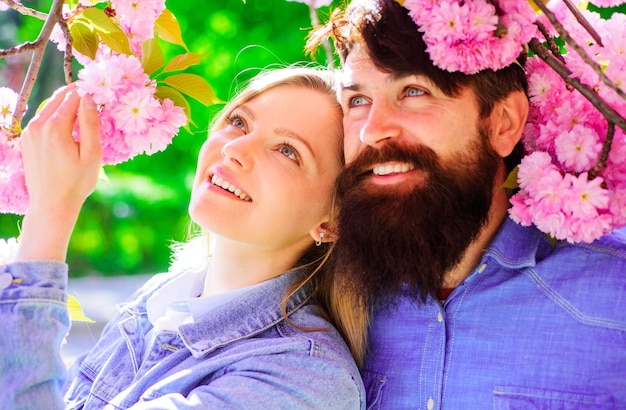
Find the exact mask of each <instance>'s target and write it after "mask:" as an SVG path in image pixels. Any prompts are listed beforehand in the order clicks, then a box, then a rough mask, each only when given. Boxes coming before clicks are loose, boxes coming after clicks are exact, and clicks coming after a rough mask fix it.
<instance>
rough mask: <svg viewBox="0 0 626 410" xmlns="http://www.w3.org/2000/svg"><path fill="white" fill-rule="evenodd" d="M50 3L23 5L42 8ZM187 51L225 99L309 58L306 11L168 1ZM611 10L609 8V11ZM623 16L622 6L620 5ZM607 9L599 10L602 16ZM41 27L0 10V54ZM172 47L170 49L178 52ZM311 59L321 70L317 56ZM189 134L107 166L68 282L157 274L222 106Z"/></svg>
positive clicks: (8, 79)
mask: <svg viewBox="0 0 626 410" xmlns="http://www.w3.org/2000/svg"><path fill="white" fill-rule="evenodd" d="M345 1H347V0H335V1H334V2H333V6H331V7H323V8H321V9H320V10H318V13H319V15H320V20H321V21H325V20H326V17H327V15H328V14H329V13H330V10H331V9H332V8H333V7H335V6H338V5H340V4H343V3H344V2H345ZM50 3H51V1H50V0H36V1H28V0H25V1H24V2H23V4H24V5H25V6H28V7H32V8H34V9H37V10H41V11H47V10H48V9H49V5H50ZM167 7H168V8H169V9H170V10H171V11H172V12H173V13H174V14H175V15H176V17H177V18H178V21H179V23H180V25H181V28H182V32H183V37H184V39H185V41H186V43H187V45H188V46H189V48H190V50H191V51H193V52H195V53H198V54H202V53H207V54H208V55H207V57H205V58H204V60H203V63H202V64H201V66H198V67H194V68H192V69H191V70H190V72H194V73H196V74H199V75H201V76H203V77H204V78H205V79H206V80H207V81H208V82H209V84H210V85H211V87H212V88H213V90H214V92H215V94H216V95H217V97H218V98H220V99H222V100H228V99H229V98H230V97H231V96H232V95H233V93H234V92H235V91H236V90H237V88H238V87H239V86H240V84H241V83H242V82H244V81H245V80H247V79H249V78H250V77H251V76H253V75H254V74H256V73H258V71H259V70H260V69H263V68H267V67H271V66H282V65H286V64H289V63H293V62H298V61H310V58H307V57H306V56H305V55H304V53H303V46H304V42H305V37H306V35H307V33H308V30H309V28H310V27H311V17H310V13H309V8H308V6H306V5H304V4H302V3H297V2H288V1H286V0H246V1H245V2H244V1H243V0H201V1H199V0H185V1H175V0H168V2H167ZM613 10H616V9H615V8H614V9H613ZM619 10H620V11H622V12H624V10H626V6H621V7H620V8H619ZM610 13H611V11H610V10H604V11H603V14H604V15H605V16H608V15H609V14H610ZM41 25H42V22H41V21H40V20H37V19H35V18H31V17H23V16H20V15H19V14H18V13H16V12H14V11H12V10H9V11H0V48H3V49H4V48H8V47H11V46H14V45H16V44H19V43H22V42H23V41H26V40H31V41H32V40H34V39H35V38H36V37H37V34H38V33H39V30H40V28H41ZM179 51H180V50H176V49H174V48H172V49H171V50H170V52H179ZM25 57H27V56H22V57H21V58H20V57H18V58H10V59H0V86H10V87H12V88H13V89H14V90H16V91H18V90H19V89H20V88H21V83H22V81H23V78H24V73H25V70H26V68H27V65H28V60H27V59H26V58H25ZM61 58H62V55H61V54H60V53H59V52H57V51H56V48H55V47H54V46H51V47H49V49H48V52H47V53H46V56H45V61H44V64H43V66H42V67H43V68H42V69H41V72H40V76H39V78H38V80H37V84H36V88H35V90H34V92H33V94H32V96H31V100H30V110H29V113H28V115H27V118H28V117H29V116H32V111H33V110H34V109H35V108H36V107H37V106H38V105H39V103H40V102H41V101H42V100H43V99H44V98H46V97H47V96H49V95H50V94H51V93H52V91H53V90H54V89H56V88H57V87H59V86H60V85H62V84H63V76H62V68H61V67H62V61H61ZM316 60H317V61H318V62H320V63H323V64H325V63H326V61H325V57H324V56H323V54H322V53H319V55H318V56H316ZM190 102H191V103H192V116H193V120H194V122H195V123H196V125H197V126H196V127H193V128H192V129H191V132H187V131H185V130H184V129H181V131H180V132H179V134H178V136H176V137H175V138H174V141H173V143H172V145H170V147H169V148H168V149H167V150H166V151H164V152H160V153H157V154H154V155H153V156H150V157H148V156H139V157H136V158H135V159H133V160H131V161H128V162H126V163H123V164H120V165H116V166H107V167H106V168H105V171H106V173H107V175H108V178H109V182H108V183H106V182H104V181H101V182H100V183H99V186H98V188H97V189H96V191H95V192H94V194H93V195H92V196H91V197H90V198H89V199H88V200H87V202H86V204H85V206H84V208H83V212H82V214H81V217H80V219H79V221H78V224H77V226H76V229H75V231H74V235H73V237H72V240H71V242H70V249H69V252H68V263H69V264H70V266H71V269H70V272H71V273H70V274H71V276H73V277H79V276H87V275H119V274H136V273H155V272H161V271H164V270H166V269H167V266H168V263H169V257H170V252H169V246H170V244H171V243H172V242H173V241H183V240H185V238H186V237H187V235H188V231H189V227H190V220H189V218H188V216H187V204H188V198H189V193H190V187H191V182H192V179H193V174H194V171H195V160H196V155H197V152H198V150H199V148H200V145H201V144H202V143H203V141H204V139H205V138H206V136H207V132H206V128H207V124H208V123H209V121H210V119H211V116H212V115H213V114H214V113H215V112H216V111H217V110H218V109H219V108H220V107H219V106H213V107H208V108H207V107H204V106H202V105H200V104H199V103H196V102H195V101H194V100H190ZM21 219H22V218H21V216H16V215H2V214H0V238H10V237H16V236H18V235H19V224H20V221H21Z"/></svg>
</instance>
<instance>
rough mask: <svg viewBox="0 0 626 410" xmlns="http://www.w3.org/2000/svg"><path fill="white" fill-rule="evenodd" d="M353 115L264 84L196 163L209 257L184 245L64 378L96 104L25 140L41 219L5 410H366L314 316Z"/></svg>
mask: <svg viewBox="0 0 626 410" xmlns="http://www.w3.org/2000/svg"><path fill="white" fill-rule="evenodd" d="M341 116H342V113H341V108H340V106H339V104H338V102H337V100H336V98H335V91H334V89H333V84H332V75H331V74H330V73H327V72H323V71H317V70H315V69H312V68H289V69H282V70H276V71H271V72H268V73H266V74H264V75H261V76H259V77H258V78H256V79H255V80H253V81H252V82H251V83H250V85H249V86H248V87H247V88H246V89H244V90H243V91H242V92H241V93H240V94H239V95H238V96H237V97H235V98H234V99H233V100H232V101H231V102H230V103H229V104H228V105H227V106H226V107H225V108H224V110H223V113H222V114H221V115H220V116H219V117H218V118H217V119H216V121H215V122H214V126H213V127H212V130H211V132H210V136H209V138H208V139H207V141H206V142H205V144H204V145H203V147H202V149H201V150H200V153H199V156H198V165H197V171H196V177H195V181H194V184H193V188H192V193H191V200H190V205H189V214H190V216H191V218H192V220H193V221H194V222H195V223H197V224H198V225H199V226H200V227H201V228H202V229H203V231H204V232H206V233H207V235H204V236H210V241H208V243H210V246H208V245H207V247H206V248H205V247H202V246H200V247H194V245H197V244H198V243H201V241H192V242H190V243H188V244H185V245H183V246H182V249H181V250H180V251H179V253H178V258H177V263H176V264H175V266H176V268H175V269H172V270H171V272H169V273H166V274H162V275H156V276H155V277H154V278H153V279H152V280H150V281H149V282H148V283H147V284H146V285H145V286H143V287H142V288H141V289H139V290H138V291H137V292H136V293H135V294H134V295H133V296H132V297H131V298H130V299H129V301H128V302H127V303H125V304H124V305H122V306H121V310H120V312H119V314H118V315H117V317H116V318H114V319H113V321H112V322H111V323H109V324H108V325H107V327H106V328H105V330H104V331H103V334H102V336H101V339H100V341H99V342H98V343H97V344H96V345H95V346H94V348H93V349H92V350H91V351H90V352H89V353H87V354H86V355H85V356H82V357H80V358H79V359H78V360H76V362H75V363H74V364H73V365H72V366H71V368H70V369H69V372H68V374H67V375H66V373H65V368H64V365H63V363H62V361H61V359H60V357H59V354H58V352H59V345H60V343H61V340H62V338H63V337H64V335H65V333H66V332H67V329H68V316H67V310H66V307H65V301H66V293H65V284H66V281H67V270H68V267H67V265H66V264H65V263H64V261H65V256H66V251H67V244H68V241H69V238H70V235H71V232H72V229H73V227H74V224H75V221H76V219H77V217H78V214H79V211H80V208H81V206H82V204H83V202H84V200H85V198H86V197H87V196H88V195H89V193H91V192H92V190H93V189H94V187H95V184H96V180H97V175H98V168H99V164H100V155H101V149H100V141H99V131H98V125H97V124H98V121H97V112H96V108H95V106H94V104H93V102H92V101H91V100H90V99H89V98H88V97H85V98H83V99H81V98H80V97H78V95H77V94H76V92H75V90H74V87H72V86H68V87H66V88H64V89H63V90H61V91H59V92H58V93H57V94H56V95H55V96H54V97H53V98H52V99H51V101H50V102H49V103H48V104H47V105H46V106H45V108H43V110H42V111H41V112H40V113H39V115H38V116H37V117H36V118H35V119H33V120H32V121H31V123H30V124H29V126H28V127H27V128H26V129H25V130H24V134H23V142H22V148H23V155H24V164H25V169H26V176H27V186H28V189H29V193H30V196H31V205H30V210H29V212H28V214H27V215H26V216H25V218H24V222H23V227H22V235H21V240H20V247H19V250H18V257H17V262H15V263H13V264H10V265H8V266H5V267H0V270H1V271H3V272H5V274H6V273H8V274H10V275H11V276H12V278H13V280H12V282H11V283H10V285H9V286H8V287H6V288H5V289H2V302H3V303H2V306H0V309H1V310H0V320H1V321H2V324H1V325H0V326H2V327H3V328H4V329H3V332H2V333H3V335H4V336H3V338H2V339H3V340H2V341H0V347H2V353H1V354H0V355H2V356H0V365H1V367H0V380H2V386H3V393H2V395H1V397H0V402H2V406H0V407H2V408H7V407H10V408H20V407H30V408H46V409H50V408H63V407H66V408H102V407H106V408H158V409H166V408H172V409H187V408H202V409H207V408H219V409H224V408H246V409H252V408H262V409H276V408H290V409H294V408H298V409H303V408H318V409H319V408H332V409H340V408H357V409H358V408H364V390H363V386H362V382H361V380H360V377H359V373H358V370H357V368H356V366H355V364H354V362H353V359H352V357H351V355H350V351H349V350H348V348H347V347H346V345H345V344H344V342H343V340H342V339H341V337H340V336H339V334H338V333H337V331H336V330H335V329H334V328H333V326H332V325H331V324H330V323H329V322H328V321H326V320H325V319H324V315H323V314H322V313H321V312H320V310H319V308H318V307H317V306H315V305H314V304H313V303H312V302H311V297H312V296H311V295H312V294H313V293H314V292H323V289H320V287H319V284H320V283H321V282H322V281H321V280H320V278H318V277H317V275H320V274H321V269H322V264H323V262H324V261H325V254H326V253H327V252H328V248H329V244H330V242H331V241H332V240H333V238H334V233H333V195H334V182H335V179H336V177H337V175H338V173H339V172H340V170H341V168H342V166H343V155H342V122H341V121H342V119H341ZM75 121H77V122H78V124H79V128H80V143H76V142H74V140H73V139H72V136H71V134H72V129H73V126H74V123H75ZM198 249H199V250H198ZM205 255H208V256H206V257H205ZM181 266H182V268H181ZM7 352H10V354H11V357H10V358H7V357H4V355H5V354H7Z"/></svg>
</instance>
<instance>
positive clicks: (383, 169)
mask: <svg viewBox="0 0 626 410" xmlns="http://www.w3.org/2000/svg"><path fill="white" fill-rule="evenodd" d="M412 169H413V164H407V163H404V164H393V165H391V164H388V165H378V166H376V167H374V169H372V172H373V173H374V174H376V175H389V174H399V173H402V172H407V171H410V170H412Z"/></svg>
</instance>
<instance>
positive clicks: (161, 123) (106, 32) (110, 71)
mask: <svg viewBox="0 0 626 410" xmlns="http://www.w3.org/2000/svg"><path fill="white" fill-rule="evenodd" d="M0 1H3V2H5V3H6V2H7V1H8V3H7V4H9V6H10V7H12V8H13V9H15V10H18V11H20V12H24V13H25V14H28V15H33V16H36V17H37V18H41V17H44V14H42V13H38V12H35V11H33V10H30V9H27V8H25V7H23V6H22V5H21V4H19V3H16V2H14V1H13V0H0ZM159 40H161V41H164V42H167V43H171V44H173V45H175V46H177V47H179V49H181V50H182V52H181V53H180V54H178V55H175V56H174V57H173V58H172V60H171V61H164V58H163V52H162V50H161V46H160V44H159ZM48 41H52V42H54V43H57V48H58V49H59V51H61V52H64V54H65V58H64V61H63V70H64V73H65V80H66V82H68V83H69V82H71V81H74V79H73V76H72V70H71V65H72V62H73V58H75V59H76V60H77V61H78V63H80V64H81V65H83V68H82V69H80V70H79V71H78V73H77V77H78V79H77V80H76V83H77V87H76V89H77V92H78V93H79V95H81V96H84V95H87V94H89V95H91V96H92V97H93V100H94V101H95V102H96V104H98V105H99V116H100V130H101V140H102V152H103V165H110V164H117V163H120V162H123V161H127V160H128V159H130V158H132V157H134V156H136V155H140V154H146V155H151V154H153V153H155V152H157V151H162V150H164V149H165V148H166V147H167V146H168V145H169V144H170V143H171V142H172V138H173V137H174V136H175V135H176V134H177V133H178V131H179V129H180V127H182V126H185V125H186V124H188V123H189V122H191V121H190V119H191V108H190V104H189V102H188V101H187V97H191V98H194V99H196V100H198V101H199V102H200V103H202V104H204V105H210V104H213V103H215V102H217V99H216V98H215V96H214V94H213V91H212V90H211V88H210V86H209V84H208V83H207V82H206V81H205V80H204V79H203V78H201V77H199V76H197V75H194V74H188V73H185V72H184V71H185V70H186V69H187V68H189V67H191V66H193V65H196V64H199V63H200V60H201V58H202V56H199V55H197V54H194V53H192V52H190V51H189V50H188V48H187V45H186V44H185V42H184V41H183V38H182V34H181V32H180V26H179V25H178V22H177V21H176V18H175V16H174V15H173V14H172V13H171V12H170V11H169V10H167V8H166V7H165V0H142V1H141V2H136V1H134V0H112V1H111V2H108V3H107V4H105V8H104V10H103V9H101V8H99V7H95V6H92V5H91V3H90V2H86V3H85V4H78V5H76V6H75V7H74V8H70V7H69V6H68V5H67V4H64V0H54V1H53V3H52V6H51V9H50V12H49V14H47V15H45V22H44V25H43V27H42V29H41V31H40V33H39V36H38V38H37V40H36V41H34V42H28V43H24V44H21V45H19V46H16V47H13V48H12V49H10V50H4V51H2V53H1V54H0V57H2V56H8V55H14V54H18V53H22V52H26V51H30V52H32V58H31V62H30V65H29V68H28V72H27V73H26V77H25V79H24V83H23V86H22V89H21V91H20V94H19V95H18V94H17V93H15V91H13V90H10V89H8V88H6V87H0V212H2V213H15V214H24V213H26V211H27V209H28V203H29V199H28V192H27V191H26V186H25V180H24V169H23V164H22V159H21V154H20V149H19V144H18V139H19V134H20V129H21V127H20V122H21V120H22V118H23V115H24V112H25V111H26V103H27V101H28V97H29V96H30V93H31V91H32V87H33V84H34V83H35V81H36V79H37V73H38V71H39V67H40V65H41V61H42V57H43V53H44V50H45V47H46V45H47V44H48ZM77 132H78V130H75V133H76V135H75V138H76V139H77V140H79V138H80V137H79V135H78V133H77Z"/></svg>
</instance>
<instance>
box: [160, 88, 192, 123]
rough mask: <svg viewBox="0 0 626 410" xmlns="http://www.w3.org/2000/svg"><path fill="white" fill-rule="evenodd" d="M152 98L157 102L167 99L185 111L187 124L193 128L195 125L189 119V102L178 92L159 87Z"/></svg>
mask: <svg viewBox="0 0 626 410" xmlns="http://www.w3.org/2000/svg"><path fill="white" fill-rule="evenodd" d="M154 96H155V97H156V98H158V99H159V101H163V100H164V99H165V98H169V99H170V100H172V101H173V102H174V105H177V106H179V107H181V108H182V109H183V111H185V115H186V116H187V123H191V124H192V125H193V126H194V127H195V125H196V124H195V123H194V122H193V120H192V119H191V105H189V101H187V99H186V98H185V96H184V95H182V94H181V93H180V92H178V91H176V90H175V89H173V88H172V87H167V86H164V85H160V86H158V87H157V88H156V92H155V93H154Z"/></svg>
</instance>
